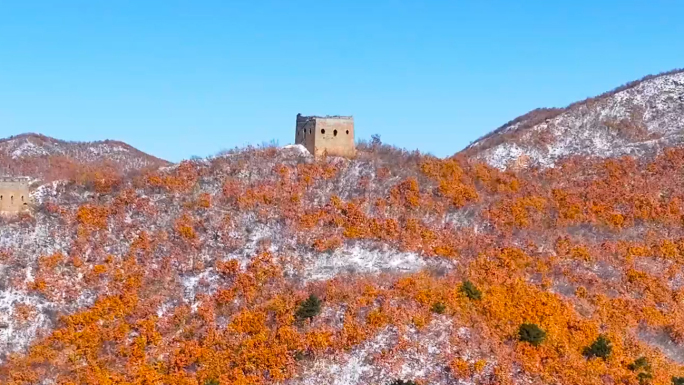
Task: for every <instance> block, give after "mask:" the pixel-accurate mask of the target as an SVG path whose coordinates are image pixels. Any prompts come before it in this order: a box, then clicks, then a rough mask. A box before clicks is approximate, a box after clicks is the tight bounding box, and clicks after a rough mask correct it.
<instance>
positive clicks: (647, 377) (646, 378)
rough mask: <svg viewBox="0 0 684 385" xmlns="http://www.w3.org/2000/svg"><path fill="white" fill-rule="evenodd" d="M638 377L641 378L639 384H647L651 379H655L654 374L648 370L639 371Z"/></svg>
mask: <svg viewBox="0 0 684 385" xmlns="http://www.w3.org/2000/svg"><path fill="white" fill-rule="evenodd" d="M637 378H638V379H639V385H646V384H649V383H650V382H651V380H652V379H653V375H652V374H651V373H648V372H643V373H639V374H638V375H637Z"/></svg>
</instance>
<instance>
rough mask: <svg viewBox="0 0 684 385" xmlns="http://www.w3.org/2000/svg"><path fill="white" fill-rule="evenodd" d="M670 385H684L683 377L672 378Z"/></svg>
mask: <svg viewBox="0 0 684 385" xmlns="http://www.w3.org/2000/svg"><path fill="white" fill-rule="evenodd" d="M672 385H684V377H672Z"/></svg>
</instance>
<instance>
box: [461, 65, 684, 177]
mask: <svg viewBox="0 0 684 385" xmlns="http://www.w3.org/2000/svg"><path fill="white" fill-rule="evenodd" d="M682 116H684V70H682V69H675V70H672V71H667V72H663V73H661V74H657V75H648V76H645V77H643V78H641V79H639V80H636V81H632V82H629V83H627V84H625V85H622V86H619V87H617V88H615V89H613V90H611V91H608V92H604V93H602V94H601V95H598V96H596V97H591V98H587V99H585V100H582V101H578V102H575V103H572V104H570V105H568V106H567V107H564V108H538V109H535V110H532V111H530V112H528V113H527V114H524V115H521V116H519V117H517V118H515V119H513V120H511V121H509V122H507V123H505V124H504V125H502V126H501V127H499V128H497V129H495V130H494V131H492V132H490V133H488V134H487V135H484V136H483V137H481V138H479V139H478V140H476V141H475V142H473V143H471V144H470V145H469V146H468V147H466V148H465V149H464V150H463V151H461V154H463V155H464V156H473V157H474V158H476V159H480V160H484V161H486V162H487V163H489V164H490V165H495V166H496V167H499V168H504V167H507V165H508V164H509V163H514V162H516V161H517V160H518V159H519V158H521V157H522V158H523V159H522V160H523V162H519V163H526V164H527V163H529V165H535V166H542V167H548V166H553V164H554V163H555V161H557V160H559V159H562V158H564V157H568V156H573V155H585V156H599V157H606V156H620V155H623V154H635V155H637V156H649V155H653V154H655V153H656V152H657V150H658V148H662V147H663V145H664V146H665V147H667V146H669V145H674V144H679V143H681V142H682V140H683V138H682V136H681V135H680V133H679V131H681V129H682V128H683V127H684V118H682ZM663 126H667V127H663ZM592 136H593V137H592ZM663 138H664V140H660V139H663ZM649 140H651V141H653V142H651V143H649ZM556 142H564V143H563V144H564V145H565V146H566V147H567V148H565V149H564V148H561V147H560V146H558V145H557V146H554V144H556ZM663 142H667V143H663ZM607 143H610V146H611V147H612V148H611V149H607V148H606V146H607V145H608V144H607ZM525 158H529V159H525Z"/></svg>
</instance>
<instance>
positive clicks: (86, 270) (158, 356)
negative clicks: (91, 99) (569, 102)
mask: <svg viewBox="0 0 684 385" xmlns="http://www.w3.org/2000/svg"><path fill="white" fill-rule="evenodd" d="M673 76H675V78H674V79H675V80H676V79H678V78H676V77H677V76H681V75H680V74H679V73H673V74H668V75H663V76H659V77H656V78H650V79H647V80H644V81H642V82H641V83H636V84H634V85H630V86H628V87H626V88H625V89H624V90H617V91H616V92H613V93H608V94H606V95H604V96H602V97H600V98H599V99H598V100H596V101H594V102H592V101H587V102H585V104H583V105H580V106H574V107H572V106H571V107H569V108H568V109H565V110H563V111H554V112H549V115H546V117H545V118H543V119H542V120H544V123H545V124H546V120H545V119H547V118H548V119H549V122H551V121H554V119H560V118H562V117H563V116H565V118H563V119H570V120H572V119H574V118H573V117H574V116H575V115H574V114H575V113H576V111H585V112H586V113H587V115H586V117H587V120H586V122H593V121H600V120H601V119H599V118H596V119H594V118H595V115H596V116H599V115H601V113H599V112H596V111H598V110H596V111H595V110H593V109H592V108H594V107H595V106H596V105H603V104H602V103H604V104H605V103H608V102H607V100H609V99H611V98H613V99H615V98H618V99H620V98H623V96H620V97H618V96H617V95H620V94H621V93H622V92H632V93H635V92H636V90H640V88H639V87H647V86H648V87H647V88H649V89H651V90H656V89H658V90H660V91H658V92H665V91H663V90H670V88H668V87H670V86H667V84H674V83H668V82H671V81H672V80H673ZM676 81H678V80H676ZM652 82H656V83H652ZM657 84H660V85H659V86H658V87H661V88H657V87H656V85H657ZM672 87H675V89H677V88H676V87H678V86H676V85H672ZM630 90H631V91H630ZM639 92H641V91H639ZM644 92H645V91H644ZM649 92H650V91H649ZM653 92H655V91H653ZM668 92H669V91H668ZM646 94H648V93H646ZM646 94H644V95H646ZM625 95H636V94H625ZM639 95H641V93H640V94H639ZM648 95H651V94H648ZM649 98H651V99H650V100H661V98H660V97H656V96H653V95H651V96H649ZM634 99H635V100H642V98H641V97H636V96H634ZM620 100H622V99H620ZM663 100H669V99H667V98H665V99H663ZM615 102H616V103H618V102H619V100H617V101H615ZM592 103H593V104H592ZM620 103H621V102H620ZM672 103H673V104H672V105H671V107H672V108H674V109H675V110H676V108H678V107H676V106H677V104H676V103H674V102H672ZM646 104H647V105H648V103H646ZM656 104H657V103H656ZM617 105H622V104H619V103H618V104H617ZM616 108H617V107H616ZM654 108H655V107H654ZM668 108H670V107H667V108H666V107H663V106H661V107H658V108H657V111H660V115H659V116H660V117H659V118H656V117H654V116H655V115H649V114H650V113H649V114H646V115H645V116H646V117H645V118H644V121H647V122H650V123H649V124H651V126H648V127H650V128H648V129H649V130H650V131H649V132H660V131H657V129H659V130H661V131H662V132H668V134H664V135H663V136H662V137H660V138H659V139H658V138H655V139H653V140H656V141H658V143H659V144H658V146H659V147H658V148H657V149H655V147H654V149H653V150H652V152H649V151H651V150H649V151H646V150H645V148H646V147H642V146H643V145H644V144H643V143H645V142H647V141H646V140H644V141H641V140H640V139H634V138H632V139H629V140H631V141H632V142H630V143H634V146H633V148H638V149H641V150H639V151H641V152H638V151H637V152H635V153H636V154H639V156H635V155H634V153H632V154H631V155H624V154H623V151H624V149H625V148H627V147H629V146H627V147H625V146H626V145H625V144H624V143H625V142H620V141H619V140H614V141H613V143H615V148H616V149H615V151H612V152H608V153H607V152H603V153H597V152H596V150H595V149H592V148H593V147H590V150H591V151H594V152H591V151H590V152H589V153H587V154H584V153H582V152H578V153H574V152H573V151H574V150H573V151H571V152H570V155H569V156H566V155H567V154H566V155H562V156H560V155H559V156H558V157H556V158H548V159H551V160H549V161H548V162H547V163H543V162H541V161H539V159H546V158H538V159H537V158H534V159H537V161H538V164H539V165H553V167H508V168H505V169H503V168H504V167H503V165H505V162H504V163H497V162H492V159H489V158H486V154H488V152H487V151H489V149H494V148H497V146H506V143H500V144H496V142H495V141H493V138H496V137H499V138H502V137H503V138H507V136H506V133H505V132H503V131H505V130H499V131H498V132H497V133H495V134H493V135H492V136H490V137H488V138H485V139H484V140H483V141H481V142H480V145H478V146H475V148H477V149H478V150H477V151H475V150H474V149H472V148H471V149H470V150H469V151H467V152H466V153H461V154H457V155H456V156H454V157H450V158H446V159H439V158H435V157H433V156H430V155H425V154H422V153H420V152H417V151H416V152H407V151H404V150H400V149H397V148H394V147H392V146H388V145H383V144H381V143H379V141H374V142H373V143H371V144H367V143H360V145H359V147H358V156H357V157H356V158H355V159H343V158H336V157H328V158H324V159H319V160H314V159H313V158H312V157H311V156H310V155H309V154H308V152H307V151H306V150H305V149H304V148H302V147H301V146H286V147H284V148H278V147H269V146H263V147H258V148H253V147H248V148H243V149H236V150H232V151H229V152H226V153H224V154H221V155H219V156H215V157H211V158H207V159H202V160H199V159H195V160H191V161H184V162H181V163H179V164H175V165H170V166H165V167H158V168H147V169H140V170H135V169H133V170H132V171H130V172H99V168H98V167H97V166H94V167H93V168H89V169H88V172H87V173H86V176H87V177H81V176H79V177H76V178H61V179H59V180H52V181H50V180H49V179H48V180H47V181H46V182H45V183H42V184H40V183H41V182H37V184H40V186H38V187H36V188H34V189H33V191H32V195H33V202H34V205H35V207H33V212H32V214H30V215H28V214H22V215H20V216H17V217H7V218H0V230H1V231H0V383H3V384H11V385H19V384H21V385H29V384H31V385H33V384H55V383H56V384H106V383H108V384H177V385H180V384H183V385H185V384H193V385H196V384H199V385H215V384H264V385H265V384H287V385H313V384H341V385H356V384H359V385H360V384H381V385H385V384H386V385H390V384H402V382H400V381H407V382H408V381H415V382H416V383H419V384H436V385H447V384H454V383H459V384H461V383H462V384H519V383H520V384H522V383H525V384H540V385H541V384H549V383H558V384H617V383H623V384H635V385H636V384H649V383H653V384H670V383H675V384H677V383H680V381H684V380H682V377H684V327H683V326H682V325H684V306H683V303H684V226H683V224H684V174H682V172H681V170H682V169H683V168H684V148H682V147H681V146H679V145H678V142H677V141H676V140H669V139H668V140H665V138H671V137H673V136H676V135H677V133H676V130H673V129H669V128H667V127H666V126H665V125H666V124H670V123H672V124H679V123H678V122H680V120H678V115H677V114H676V113H675V112H672V111H670V110H669V109H668ZM609 110H610V111H613V109H609ZM675 110H673V111H675ZM573 111H574V112H573ZM592 111H593V112H592ZM651 111H655V110H654V109H652V110H651ZM663 111H670V112H667V113H665V112H663ZM577 113H579V112H577ZM597 114H598V115H597ZM617 115H619V114H618V113H617V112H616V113H615V116H617ZM611 116H612V115H611ZM590 118H591V119H590ZM538 119H540V118H539V117H534V116H527V117H526V118H524V119H521V120H520V121H519V122H516V123H513V124H512V125H511V126H510V127H513V126H515V125H518V126H517V127H518V128H517V129H511V132H513V133H516V132H517V133H519V135H520V137H519V138H523V139H524V138H526V135H528V134H527V133H528V132H532V131H530V130H532V129H533V128H534V127H537V126H539V123H535V124H531V123H529V122H535V121H536V120H538ZM597 119H598V120H597ZM523 121H525V122H528V123H525V124H523V123H520V122H523ZM560 121H565V120H562V119H561V120H559V122H560ZM655 121H660V122H662V124H663V125H664V126H662V127H661V126H659V125H657V124H655V123H653V122H655ZM528 124H531V126H530V127H532V128H529V127H526V125H528ZM587 124H589V123H587ZM547 126H548V124H547ZM572 127H575V126H572ZM580 127H583V126H580ZM657 127H660V128H657ZM656 128H657V129H656ZM559 132H560V131H559ZM586 132H593V131H590V130H589V131H586ZM562 133H563V135H566V134H567V135H569V139H567V140H568V142H569V143H575V142H574V141H576V140H579V139H577V138H575V137H574V136H573V135H570V134H573V133H575V131H573V130H570V128H567V129H565V131H562ZM583 135H584V134H583ZM649 135H650V134H649ZM512 138H513V139H514V140H517V139H516V138H518V137H516V136H513V137H512ZM616 138H617V137H616ZM626 138H627V137H625V139H624V140H625V141H627V140H628V139H626ZM521 143H523V142H521ZM578 143H579V142H578ZM591 143H593V142H591ZM514 144H515V142H514ZM488 145H492V147H490V148H489V149H486V148H485V147H487V146H488ZM515 145H518V146H522V145H519V144H515ZM478 151H481V152H478ZM578 151H579V150H578ZM635 151H636V150H635ZM491 153H494V152H490V154H491ZM554 154H557V153H554ZM483 160H488V161H490V162H492V163H493V164H491V165H490V164H488V163H487V162H484V161H483ZM7 162H9V164H10V166H11V163H12V162H22V160H21V158H16V159H12V158H11V157H10V158H9V160H7ZM95 162H96V161H95ZM86 163H88V162H86ZM88 164H97V163H88ZM89 167H90V166H89ZM79 175H81V174H79ZM93 175H96V177H94V176H93Z"/></svg>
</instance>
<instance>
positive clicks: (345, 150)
mask: <svg viewBox="0 0 684 385" xmlns="http://www.w3.org/2000/svg"><path fill="white" fill-rule="evenodd" d="M295 135H296V137H295V143H297V144H302V145H304V146H305V147H306V148H307V149H308V150H309V152H310V153H312V154H313V155H315V156H317V157H318V156H322V155H323V154H324V153H325V154H327V155H331V156H344V157H347V158H352V157H354V156H355V155H356V147H355V144H354V118H352V117H351V116H301V115H299V114H298V115H297V132H296V134H295Z"/></svg>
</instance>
